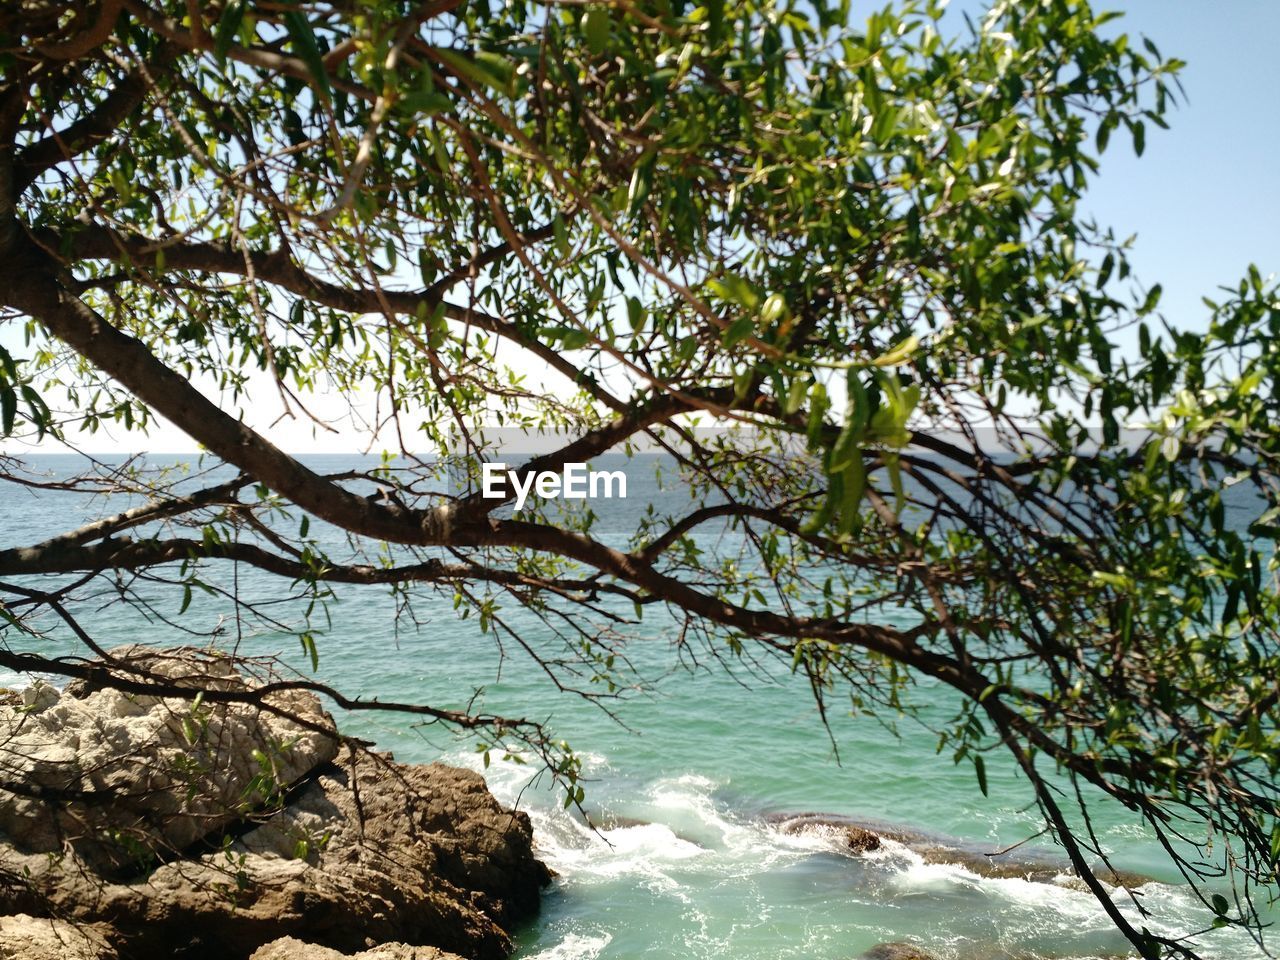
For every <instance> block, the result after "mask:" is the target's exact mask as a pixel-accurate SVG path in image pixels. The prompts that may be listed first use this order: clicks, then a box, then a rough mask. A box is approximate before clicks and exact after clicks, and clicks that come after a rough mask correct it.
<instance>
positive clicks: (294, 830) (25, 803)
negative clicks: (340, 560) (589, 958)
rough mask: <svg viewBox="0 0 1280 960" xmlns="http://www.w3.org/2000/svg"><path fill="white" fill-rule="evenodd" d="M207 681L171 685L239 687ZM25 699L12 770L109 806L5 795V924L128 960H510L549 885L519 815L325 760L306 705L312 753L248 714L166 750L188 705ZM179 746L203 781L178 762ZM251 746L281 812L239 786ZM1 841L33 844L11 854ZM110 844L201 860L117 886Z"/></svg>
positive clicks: (333, 742) (281, 725) (81, 696)
mask: <svg viewBox="0 0 1280 960" xmlns="http://www.w3.org/2000/svg"><path fill="white" fill-rule="evenodd" d="M183 656H184V657H185V656H187V654H185V653H184V654H183ZM201 664H202V669H204V666H208V670H207V677H204V676H202V677H200V678H199V679H191V678H192V676H193V675H192V674H183V675H182V676H183V681H184V682H197V683H198V682H206V680H207V682H209V683H213V684H219V685H220V684H236V683H242V682H243V681H241V680H240V679H239V678H238V677H237V676H236V675H235V673H234V671H233V670H230V669H229V668H226V669H224V665H222V664H212V665H211V666H210V665H205V664H204V661H201ZM163 666H164V668H165V669H168V668H169V667H170V664H169V662H168V661H167V660H166V661H164V663H163ZM220 688H222V689H233V688H232V687H220ZM55 693H56V691H55ZM34 697H35V699H34V700H33V703H36V702H43V705H42V706H41V707H40V709H39V710H35V711H30V712H28V713H26V714H21V715H19V713H17V712H12V713H11V714H9V715H5V716H4V719H3V721H2V722H7V723H8V724H9V730H10V733H11V735H12V736H13V737H14V738H15V739H13V740H11V741H10V743H9V744H7V748H8V749H9V750H10V751H11V752H12V753H13V754H14V756H13V759H12V761H11V762H12V763H13V764H14V765H17V766H20V768H21V771H22V774H23V775H24V776H26V777H28V778H31V780H33V781H35V782H42V783H47V782H56V783H58V784H60V785H61V786H60V789H67V785H68V784H69V783H70V784H83V783H85V782H86V780H87V781H88V782H91V783H92V782H94V781H93V776H99V777H109V781H108V782H109V783H110V785H111V787H112V789H111V791H110V793H109V795H104V796H103V797H101V798H96V799H100V800H106V799H107V796H109V797H110V801H109V802H101V803H99V802H93V801H90V800H88V799H86V798H84V797H80V796H72V797H69V798H63V799H61V800H59V801H57V802H54V801H52V800H51V799H49V797H48V795H47V794H46V795H43V796H41V795H39V791H33V790H26V791H25V792H19V791H20V790H21V789H22V782H21V781H19V782H18V783H16V784H13V786H16V787H18V790H4V789H3V788H2V787H0V807H6V808H7V809H6V810H5V811H4V813H3V814H0V818H3V824H4V830H5V832H6V833H7V834H8V836H7V837H5V836H0V876H9V877H23V878H24V880H23V882H22V883H20V884H15V885H12V886H10V887H5V888H0V913H18V912H26V913H30V914H42V915H47V916H56V917H59V918H65V919H68V920H73V921H77V922H82V923H98V922H103V921H109V922H110V924H111V928H110V929H111V936H112V939H113V941H114V944H115V946H116V948H117V949H118V951H119V954H120V956H121V957H122V958H125V960H133V958H151V957H159V956H164V957H174V958H179V957H201V958H203V957H210V958H212V957H218V958H223V957H226V958H239V957H248V956H249V955H250V954H252V953H254V951H255V950H258V949H259V948H261V947H263V946H264V945H267V944H271V943H272V942H274V941H279V940H280V938H288V937H294V938H298V941H297V942H298V943H299V944H301V945H302V946H303V947H307V948H308V949H313V948H314V950H320V949H331V950H337V951H340V952H341V953H345V954H357V955H359V953H360V951H364V950H367V949H369V948H371V947H375V946H376V945H378V944H388V945H397V944H398V945H402V946H403V945H406V944H407V945H411V946H403V949H402V947H401V946H396V947H395V949H400V950H401V952H400V953H394V952H392V953H389V954H371V955H370V957H369V960H374V958H375V957H376V958H378V960H381V958H383V957H384V956H385V957H386V960H391V958H396V957H401V956H404V957H415V956H419V957H421V958H423V960H428V958H430V960H442V958H441V955H440V954H439V953H438V952H432V951H430V950H425V951H424V950H423V949H422V947H435V948H439V949H440V950H447V951H452V952H453V953H457V954H463V955H465V956H467V957H469V958H472V960H497V958H500V957H505V955H506V954H507V953H508V952H509V950H510V946H511V941H510V938H509V936H508V933H507V930H508V929H510V927H511V926H512V925H513V924H514V923H516V922H517V921H519V920H520V919H522V918H523V917H525V916H527V915H529V914H531V913H532V912H534V911H535V910H536V909H537V905H538V900H539V896H540V888H541V887H542V886H543V885H544V884H545V883H546V882H547V880H548V873H547V871H546V868H545V867H544V866H543V865H542V864H541V863H540V862H539V861H538V860H537V859H536V858H535V857H534V855H533V849H532V828H531V826H530V823H529V820H528V817H527V816H526V815H525V814H523V813H516V812H513V811H509V810H506V809H504V808H503V807H501V806H500V805H499V804H498V802H497V801H496V800H495V799H494V798H493V796H492V795H491V794H490V793H489V792H488V789H487V788H486V786H485V783H484V779H483V778H482V777H481V776H479V775H478V774H476V773H472V772H470V771H466V770H459V769H455V768H452V767H447V766H443V765H439V764H431V765H425V766H424V765H416V766H415V765H406V764H401V763H397V762H395V761H394V760H392V759H391V758H390V756H388V755H384V754H378V753H375V752H373V751H369V750H365V749H362V748H360V747H358V746H356V745H354V744H348V745H347V746H346V747H345V748H344V749H343V751H342V754H341V755H340V756H335V753H336V751H337V745H338V741H337V739H336V737H335V735H334V734H331V733H328V731H330V730H332V725H331V722H329V721H328V717H327V716H326V715H325V714H324V713H323V711H321V710H320V709H319V705H318V703H316V702H315V701H314V698H309V696H304V695H297V696H296V697H294V698H293V699H291V700H289V701H287V703H286V706H287V707H288V709H289V710H290V711H291V713H292V714H293V715H294V716H295V717H298V718H299V720H302V721H305V722H306V723H311V724H312V725H318V724H319V723H320V722H323V724H324V725H323V726H321V729H320V732H319V733H315V732H312V731H309V730H308V729H307V728H306V726H305V725H303V724H300V723H294V722H293V721H289V720H281V719H280V718H277V717H270V716H268V715H266V714H263V713H259V712H257V711H254V710H253V709H252V708H249V707H241V706H240V705H236V706H228V707H223V706H210V707H209V708H207V713H202V714H200V716H199V720H200V722H201V723H202V724H203V725H204V730H205V731H207V732H209V735H208V736H203V737H202V736H197V737H194V738H192V737H189V736H187V732H188V731H185V730H183V727H184V725H183V724H182V723H181V722H179V723H178V724H177V726H178V729H179V730H182V731H183V732H182V734H181V736H182V737H183V738H184V739H183V740H181V741H180V740H178V739H177V735H176V734H175V731H174V727H173V726H172V725H171V723H170V720H171V719H172V718H173V717H174V716H177V717H178V718H179V720H181V719H186V720H188V721H190V715H189V711H187V707H188V705H187V704H186V703H185V702H182V701H179V704H180V705H177V704H174V703H170V702H168V701H166V700H164V699H156V698H150V699H147V698H136V697H134V698H127V697H122V695H120V694H118V693H115V692H113V691H110V690H88V689H83V688H82V689H79V690H73V691H70V692H64V693H63V694H61V695H60V696H56V697H52V696H50V695H49V694H47V693H45V692H37V693H36V694H35V695H34ZM4 709H5V708H3V707H0V711H3V710H4ZM290 723H293V726H292V727H290V726H287V724H290ZM24 738H25V739H24ZM73 738H78V745H73V743H75V742H76V741H75V740H74V739H73ZM282 739H287V740H288V741H291V743H288V744H282V743H281V740H282ZM188 741H194V742H188ZM86 743H89V744H90V746H89V748H87V749H86V747H85V744H86ZM184 743H185V744H186V746H187V751H186V753H187V754H188V755H191V756H194V757H196V758H197V759H198V760H199V764H200V766H199V769H200V770H201V771H203V773H202V776H203V777H204V780H203V781H199V782H197V781H196V780H194V779H193V774H192V772H191V771H189V770H187V769H186V767H184V764H183V762H182V761H181V760H178V759H177V757H178V756H179V754H181V753H182V750H181V746H182V744H184ZM264 745H265V747H266V748H270V749H272V750H275V751H277V752H278V753H279V754H280V756H279V757H276V758H275V759H271V769H272V770H273V771H274V772H276V773H277V774H279V775H278V776H277V777H276V779H277V780H278V781H279V782H282V783H292V784H293V786H292V789H290V790H287V791H285V792H283V793H280V794H277V795H276V797H275V799H276V801H278V802H272V803H268V802H266V800H267V798H266V797H265V796H264V795H263V794H262V793H259V794H258V801H257V806H256V807H255V806H253V800H252V796H251V795H250V793H251V792H250V791H249V790H248V789H247V786H248V784H247V783H246V781H245V775H246V772H247V771H249V770H252V769H254V767H248V766H246V764H245V763H244V754H245V753H246V752H249V753H250V754H252V751H255V750H256V751H258V752H259V753H260V754H264V755H266V749H264ZM299 746H301V747H302V749H301V750H300V751H299V749H298V748H299ZM24 750H30V751H33V753H34V754H35V757H36V759H34V760H31V759H29V758H26V757H25V755H24V753H23V751H24ZM270 756H271V757H275V755H274V754H272V755H270ZM86 758H89V759H90V761H91V762H90V763H86ZM304 758H305V759H304ZM251 762H252V763H254V764H255V765H256V766H258V767H260V766H261V762H260V760H259V761H255V760H252V757H251ZM40 764H46V765H47V769H46V768H45V767H41V766H40ZM54 772H56V773H57V775H58V776H60V777H61V778H62V779H60V780H57V781H54V780H53V777H54ZM73 776H74V777H75V778H76V779H73V778H72V777H73ZM39 777H44V778H45V780H43V781H41V780H39ZM252 779H253V778H252V777H250V778H249V782H250V783H251V782H252ZM193 787H194V788H199V789H201V790H204V791H205V793H203V794H197V793H193V791H192V788H193ZM33 794H35V795H33ZM210 795H211V796H213V797H214V798H215V800H213V801H209V800H208V799H207V798H208V796H210ZM231 798H241V799H240V800H239V802H237V803H230V802H229V801H230V799H231ZM15 824H16V825H17V826H18V827H19V828H25V826H27V825H33V830H32V831H30V832H27V833H21V834H15V833H13V832H10V830H11V828H12V826H13V825H15ZM120 825H127V826H128V828H129V829H130V830H131V831H132V833H131V834H130V835H131V836H134V837H138V838H141V841H142V842H143V843H145V844H152V845H154V846H152V847H145V846H144V847H143V851H144V852H149V853H150V854H151V855H152V856H155V855H157V854H162V853H168V852H169V851H171V850H173V849H176V848H178V847H180V846H181V845H182V841H184V840H186V839H188V838H190V837H196V838H198V839H199V840H200V841H201V844H202V847H201V849H188V850H187V851H186V855H184V856H181V857H173V858H170V859H168V860H167V861H165V862H159V865H156V863H157V862H158V861H156V860H152V861H151V863H150V865H149V866H148V867H147V869H145V870H142V871H141V872H136V873H134V874H130V875H127V876H126V875H122V873H121V871H120V867H121V864H122V860H121V859H120V858H119V857H118V856H116V855H115V853H116V850H117V847H116V846H114V845H113V844H114V843H115V842H116V838H115V836H114V835H113V833H112V831H113V830H115V829H117V828H118V827H119V826H120ZM73 827H74V828H75V829H74V833H73V832H72V828H73ZM37 828H38V829H37ZM179 828H180V829H179ZM41 829H43V830H44V831H45V833H43V834H42V833H41V832H40V830H41ZM58 831H62V835H61V836H62V838H63V839H64V840H66V842H64V843H62V845H61V846H57V845H56V841H57V840H58V839H59V833H58ZM104 833H105V834H106V836H105V837H104V836H103V834H104ZM69 835H70V836H69ZM33 838H34V839H33ZM51 847H52V849H50V848H51ZM161 859H162V860H163V857H161ZM131 862H132V863H133V864H134V865H137V864H138V863H144V862H146V861H145V859H144V858H142V857H137V858H134V859H133V860H132V861H131ZM412 945H421V946H412ZM281 949H292V946H290V945H289V944H286V945H285V946H284V947H281ZM299 949H301V947H299ZM414 949H417V950H418V952H417V953H416V954H415V953H413V952H412V951H413V950H414ZM405 950H409V951H410V952H409V953H405V952H404V951H405ZM313 955H314V956H316V957H320V956H323V954H320V953H314V954H313Z"/></svg>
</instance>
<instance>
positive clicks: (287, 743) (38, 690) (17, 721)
mask: <svg viewBox="0 0 1280 960" xmlns="http://www.w3.org/2000/svg"><path fill="white" fill-rule="evenodd" d="M111 655H112V657H113V658H115V659H116V660H118V661H120V662H121V663H123V664H127V665H128V667H129V668H131V669H136V670H138V671H143V672H144V676H143V677H140V678H139V679H144V678H145V679H154V680H155V681H157V682H159V683H165V684H170V685H172V686H174V687H181V688H185V689H192V688H195V689H202V690H209V691H214V690H218V691H235V690H239V691H243V690H245V689H247V685H246V682H245V680H244V679H243V678H241V677H240V676H239V675H238V674H237V673H236V670H235V665H234V663H233V662H232V660H231V659H230V658H228V657H217V656H210V655H204V654H198V653H195V652H194V651H169V652H158V651H154V650H150V649H147V648H145V647H125V648H121V649H119V650H114V651H112V654H111ZM266 704H267V706H269V707H271V708H274V710H275V711H276V712H267V711H265V710H263V709H260V708H259V707H258V706H256V705H251V704H247V703H238V704H236V703H232V704H216V705H215V704H206V703H193V702H192V701H191V700H189V699H185V698H182V697H176V696H175V697H160V696H141V695H137V694H128V693H122V692H120V691H119V690H112V689H102V690H91V689H89V688H87V687H86V686H84V685H83V684H73V685H72V686H70V687H68V688H67V691H66V692H65V693H63V692H60V691H58V690H57V689H56V688H54V687H52V686H50V685H48V684H45V683H37V684H36V685H34V686H31V687H28V688H27V689H26V690H24V691H23V696H22V706H20V707H14V706H10V707H4V708H0V771H2V773H0V787H3V788H4V791H5V792H4V795H3V798H0V833H3V834H4V835H5V836H7V837H9V838H10V840H11V841H12V842H13V843H15V844H17V845H18V847H19V848H20V849H21V850H22V851H23V852H26V853H62V852H64V851H70V852H72V853H73V854H74V856H75V858H76V860H77V861H78V862H80V863H82V864H84V865H85V866H87V867H89V868H90V869H92V870H94V871H95V872H97V873H101V874H104V875H113V876H121V875H127V874H129V873H133V872H136V871H138V870H141V869H145V868H146V867H148V866H150V865H151V864H152V863H154V862H155V861H156V860H163V859H166V858H168V857H171V856H173V855H176V854H179V853H181V852H183V851H184V850H186V849H187V848H188V847H190V846H191V845H192V844H194V843H195V842H196V841H198V840H201V839H202V838H204V837H207V836H209V835H210V834H211V833H214V832H216V831H218V830H220V829H222V828H225V827H227V826H229V825H230V824H232V823H234V822H237V821H239V820H241V819H242V818H243V817H244V816H245V815H246V814H248V813H250V812H251V811H253V810H256V809H258V808H260V807H262V806H263V805H264V804H266V803H268V802H269V801H270V800H271V799H272V798H273V796H274V795H276V794H278V793H279V792H280V791H282V790H285V789H287V788H288V787H289V786H290V785H292V784H293V783H295V782H297V781H298V780H299V779H300V778H302V777H303V776H305V775H306V774H308V773H310V772H311V771H312V770H314V769H315V768H316V767H318V766H319V765H321V764H323V763H326V762H327V761H329V760H332V759H333V758H334V757H335V756H336V755H337V751H338V739H337V737H336V735H335V733H334V730H333V721H332V720H331V719H330V718H329V716H328V715H327V714H326V713H325V712H324V711H323V710H322V709H321V708H320V703H319V701H318V700H317V699H316V698H315V697H314V696H312V695H311V694H309V693H305V692H300V691H283V692H280V693H276V694H273V695H271V696H270V697H268V698H267V700H266Z"/></svg>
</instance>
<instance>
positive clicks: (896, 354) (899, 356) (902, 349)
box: [871, 335, 920, 367]
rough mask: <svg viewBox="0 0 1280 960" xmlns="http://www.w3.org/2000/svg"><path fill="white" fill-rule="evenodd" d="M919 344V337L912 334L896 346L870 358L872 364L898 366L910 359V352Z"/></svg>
mask: <svg viewBox="0 0 1280 960" xmlns="http://www.w3.org/2000/svg"><path fill="white" fill-rule="evenodd" d="M919 346H920V338H919V337H917V336H915V335H912V336H910V337H907V339H905V340H903V341H902V342H901V343H899V344H898V345H897V346H895V347H893V348H892V349H891V350H889V351H888V352H887V353H882V354H881V355H880V356H878V357H876V358H875V359H874V360H872V361H871V362H872V364H873V365H875V366H877V367H898V366H901V365H902V364H904V363H906V362H907V361H908V360H910V359H911V356H912V354H914V353H915V352H916V348H918V347H919Z"/></svg>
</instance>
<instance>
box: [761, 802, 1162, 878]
mask: <svg viewBox="0 0 1280 960" xmlns="http://www.w3.org/2000/svg"><path fill="white" fill-rule="evenodd" d="M767 819H768V820H769V821H770V822H771V823H773V824H774V825H775V826H776V827H777V829H778V830H781V831H782V832H783V833H818V834H823V835H826V836H829V837H831V838H833V840H835V842H836V843H837V844H838V845H839V846H840V847H841V848H843V849H845V850H847V851H848V852H849V853H851V854H854V855H861V854H865V853H869V852H871V851H873V850H878V849H880V848H881V846H882V845H883V841H884V840H890V841H893V842H894V843H898V844H901V845H902V846H904V847H906V848H907V849H909V850H911V851H913V852H914V853H916V854H917V855H918V856H919V857H920V858H921V859H922V860H924V862H925V863H951V864H956V865H958V866H961V867H964V868H965V869H967V870H970V871H972V872H973V873H976V874H977V875H978V876H981V877H1005V878H1019V879H1023V880H1030V881H1033V882H1037V883H1064V884H1065V885H1067V886H1075V885H1077V884H1079V885H1081V886H1083V881H1080V880H1079V878H1077V877H1075V876H1074V875H1073V869H1072V867H1071V865H1070V864H1069V863H1068V862H1067V861H1066V860H1065V859H1061V858H1056V857H1053V856H1050V855H1048V854H1044V853H1039V852H1037V851H1034V850H1028V849H1026V848H1024V847H1019V848H1017V849H1009V850H1003V851H987V850H984V849H982V848H981V847H980V846H978V845H977V844H973V843H969V842H966V841H962V840H956V839H953V838H950V837H941V836H937V835H933V834H929V833H925V832H923V831H917V830H909V829H906V828H903V827H898V826H891V825H888V824H883V823H874V822H872V821H863V820H857V819H855V818H852V817H845V816H841V815H840V814H830V813H777V814H770V815H769V816H768V817H767ZM1094 870H1095V871H1096V872H1097V875H1098V878H1099V879H1101V880H1102V881H1103V882H1105V883H1109V884H1111V885H1112V886H1123V887H1128V888H1134V887H1140V886H1142V885H1143V884H1146V883H1150V882H1151V878H1150V877H1147V876H1143V875H1142V874H1138V873H1132V872H1129V871H1124V870H1114V869H1111V868H1108V867H1106V866H1104V865H1102V864H1096V865H1095V866H1094Z"/></svg>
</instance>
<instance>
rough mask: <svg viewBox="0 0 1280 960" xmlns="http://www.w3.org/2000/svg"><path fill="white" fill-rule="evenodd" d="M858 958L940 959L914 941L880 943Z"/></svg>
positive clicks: (891, 959) (861, 959) (885, 959)
mask: <svg viewBox="0 0 1280 960" xmlns="http://www.w3.org/2000/svg"><path fill="white" fill-rule="evenodd" d="M858 960H938V958H937V957H935V956H934V955H933V954H932V953H927V952H926V951H924V950H921V949H920V948H919V947H917V946H916V945H915V944H913V943H880V944H877V945H876V946H874V947H872V948H871V949H870V950H868V951H867V952H866V953H864V954H863V955H862V956H860V957H859V958H858Z"/></svg>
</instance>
